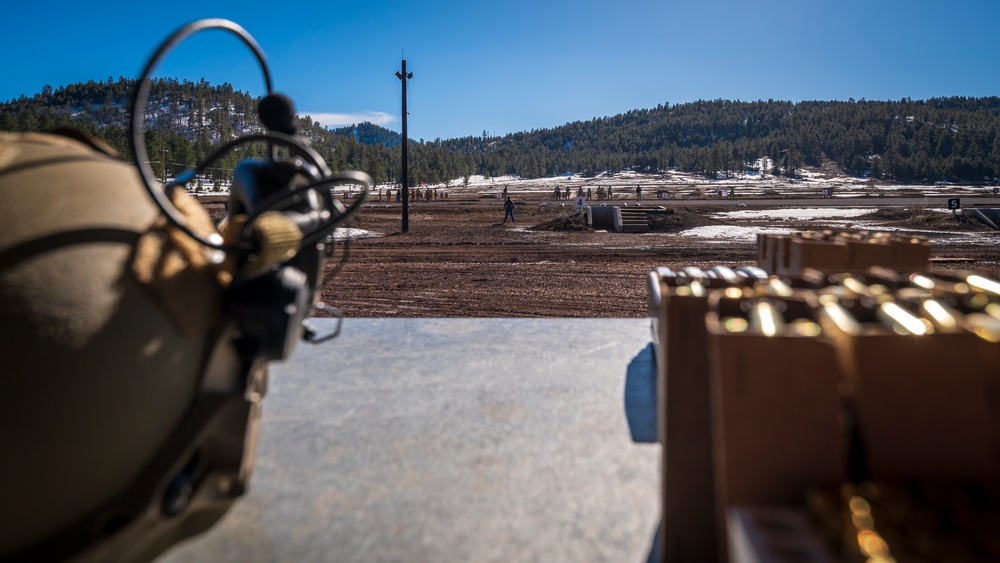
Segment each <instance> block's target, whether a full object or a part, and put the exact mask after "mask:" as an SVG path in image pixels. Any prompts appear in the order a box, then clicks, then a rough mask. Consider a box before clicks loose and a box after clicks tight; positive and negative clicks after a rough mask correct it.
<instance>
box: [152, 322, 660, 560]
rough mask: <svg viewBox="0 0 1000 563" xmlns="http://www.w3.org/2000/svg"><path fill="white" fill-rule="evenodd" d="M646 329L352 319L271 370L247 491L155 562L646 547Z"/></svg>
mask: <svg viewBox="0 0 1000 563" xmlns="http://www.w3.org/2000/svg"><path fill="white" fill-rule="evenodd" d="M327 326H330V325H327ZM649 342H650V326H649V320H647V319H599V320H598V319H347V320H346V321H345V323H344V330H343V333H342V336H341V337H340V338H338V339H336V340H334V341H332V342H330V343H327V344H324V345H319V346H309V345H304V344H303V345H300V346H299V348H298V349H297V350H296V353H295V354H294V355H293V357H292V358H291V359H290V360H289V361H288V362H285V363H284V364H280V365H275V366H274V367H273V368H272V372H271V379H270V383H271V386H270V390H269V392H268V395H267V397H266V398H265V401H264V421H263V428H262V436H261V443H260V449H259V451H258V460H257V467H256V471H255V474H254V476H253V479H252V481H251V491H250V493H249V494H248V495H247V497H245V498H244V499H243V500H242V501H241V502H239V503H238V504H237V505H236V507H235V508H234V509H233V510H232V511H231V512H230V513H229V514H228V515H227V516H226V517H225V518H224V519H223V521H222V522H221V523H220V524H219V525H218V526H217V527H216V528H215V529H214V530H212V531H210V532H209V533H208V534H206V535H204V536H202V537H200V538H197V539H195V540H193V541H191V542H188V543H187V544H185V545H182V546H179V547H178V548H175V549H174V550H173V551H172V552H170V553H168V554H167V555H166V556H165V557H164V558H162V559H161V560H162V561H169V562H181V561H220V562H223V561H239V562H253V561H434V562H448V561H504V562H506V561H615V562H619V561H645V560H646V559H647V556H648V554H649V552H650V549H651V544H652V540H653V536H654V534H655V531H656V529H657V526H658V521H659V506H658V503H659V465H660V464H659V457H660V446H659V445H658V444H656V442H655V436H656V422H655V391H654V390H653V386H655V376H654V368H653V361H652V348H651V346H650V345H649Z"/></svg>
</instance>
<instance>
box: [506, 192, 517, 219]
mask: <svg viewBox="0 0 1000 563" xmlns="http://www.w3.org/2000/svg"><path fill="white" fill-rule="evenodd" d="M503 208H504V211H505V212H504V214H503V222H504V223H506V222H507V217H508V216H510V222H511V223H517V220H516V219H514V202H513V201H511V200H510V196H507V201H505V202H503Z"/></svg>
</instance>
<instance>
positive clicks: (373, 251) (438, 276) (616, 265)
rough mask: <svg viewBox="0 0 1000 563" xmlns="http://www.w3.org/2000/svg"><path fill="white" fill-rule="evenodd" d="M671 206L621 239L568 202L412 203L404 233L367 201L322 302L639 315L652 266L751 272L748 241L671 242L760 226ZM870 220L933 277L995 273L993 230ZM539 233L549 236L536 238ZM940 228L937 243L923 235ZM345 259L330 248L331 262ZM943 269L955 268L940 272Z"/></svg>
mask: <svg viewBox="0 0 1000 563" xmlns="http://www.w3.org/2000/svg"><path fill="white" fill-rule="evenodd" d="M631 205H635V202H634V201H633V202H631ZM671 205H673V206H675V207H676V213H675V215H674V216H673V217H669V218H666V219H664V220H662V221H660V222H659V224H657V225H656V226H655V229H654V231H653V232H650V233H643V234H623V233H613V232H612V233H608V232H600V231H593V230H588V229H584V228H582V227H579V226H576V225H575V224H574V223H573V220H572V219H571V216H572V215H573V213H574V210H573V207H572V205H571V204H567V205H566V206H562V205H561V204H559V203H556V202H546V201H544V200H543V199H541V198H538V199H534V200H522V201H521V202H520V203H519V205H518V207H517V210H516V217H517V223H516V224H511V223H510V222H508V223H507V224H502V222H501V221H502V219H503V208H502V206H501V205H500V204H499V202H498V201H496V199H495V198H491V197H489V196H479V197H470V198H468V199H465V200H458V199H453V200H449V201H446V202H445V201H440V202H431V203H426V202H422V203H413V204H411V205H410V223H409V232H408V233H406V234H403V233H401V209H400V206H399V205H398V204H386V203H374V202H373V203H371V204H369V205H366V207H365V208H364V209H363V210H362V211H361V213H360V214H359V215H358V217H357V219H356V220H355V222H354V225H353V227H354V228H357V229H363V230H365V231H369V232H373V233H378V234H379V236H375V237H371V238H360V239H357V240H354V241H353V242H352V243H350V247H349V259H348V261H347V263H346V265H345V266H344V268H343V269H342V270H341V271H340V272H339V273H337V274H336V276H335V277H332V279H331V278H330V274H332V273H333V266H329V267H328V268H329V269H328V278H327V283H326V286H325V288H324V291H323V299H324V300H325V301H326V302H327V303H329V304H331V305H333V306H335V307H337V308H339V309H340V310H342V311H343V312H344V314H345V315H346V316H348V317H644V316H646V315H647V314H648V313H647V299H648V294H647V279H648V274H649V272H650V271H652V270H653V269H655V268H656V267H658V266H667V267H670V268H675V269H676V268H679V267H684V266H692V265H693V266H701V267H708V266H712V265H717V264H718V265H726V266H730V267H736V266H744V265H752V264H755V263H756V246H755V243H754V242H752V240H750V239H743V240H736V241H734V240H726V239H723V240H712V239H706V238H697V237H690V236H681V235H679V234H677V233H678V232H680V231H682V230H684V229H688V228H691V227H694V226H702V225H707V224H720V225H732V224H739V225H745V226H748V227H760V226H762V223H761V222H760V221H757V222H754V221H744V222H735V221H726V220H720V219H716V218H713V217H712V214H714V213H718V212H719V210H718V209H705V208H698V207H697V204H696V202H692V205H691V206H687V205H683V204H681V203H680V202H676V203H672V204H671ZM869 218H870V219H871V220H872V221H874V222H876V223H878V224H884V225H887V226H894V227H896V228H904V229H914V230H916V231H919V232H920V233H921V234H924V235H925V236H930V238H931V239H932V260H934V261H935V264H934V266H933V268H932V269H934V270H959V269H969V268H971V269H977V270H980V271H989V272H992V271H994V270H996V269H997V260H996V249H995V247H994V246H993V244H994V242H993V241H994V239H995V237H994V235H993V233H994V231H988V230H986V228H985V227H983V226H981V225H978V224H965V225H960V224H956V222H955V221H954V220H953V219H952V218H951V216H950V215H947V214H942V213H936V214H933V215H931V214H928V213H917V212H906V211H896V210H891V209H890V210H887V211H885V210H884V211H882V212H879V213H878V214H876V215H873V216H871V217H869ZM845 223H847V224H846V225H843V226H846V227H850V226H851V221H845ZM766 224H767V223H763V225H766ZM866 224H871V221H868V222H866ZM545 225H548V226H549V227H552V226H555V230H545V229H542V230H538V229H537V228H538V227H539V226H545ZM780 227H781V228H786V229H787V228H790V229H797V230H813V229H815V228H817V224H816V222H815V221H800V222H798V223H796V222H795V221H791V222H789V221H787V220H786V221H783V222H782V223H781V224H780ZM937 229H940V230H941V232H942V235H941V240H942V243H941V244H938V243H937V242H934V240H935V237H934V235H933V234H930V235H928V233H933V232H934V231H935V230H937ZM956 231H957V235H956ZM963 231H968V232H969V233H963ZM964 234H973V235H974V236H972V237H965V236H963V235H964ZM966 239H968V240H966ZM343 250H344V245H343V244H338V247H337V257H338V258H339V257H341V256H342V255H343V254H342V253H343ZM952 259H960V260H961V261H959V262H957V263H956V262H946V261H947V260H952Z"/></svg>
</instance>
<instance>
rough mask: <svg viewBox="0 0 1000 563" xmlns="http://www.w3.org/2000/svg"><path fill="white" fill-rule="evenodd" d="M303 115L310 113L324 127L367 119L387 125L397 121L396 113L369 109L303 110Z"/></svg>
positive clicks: (339, 125) (342, 125)
mask: <svg viewBox="0 0 1000 563" xmlns="http://www.w3.org/2000/svg"><path fill="white" fill-rule="evenodd" d="M302 115H308V116H309V117H311V118H312V120H313V121H315V122H317V123H319V124H320V125H323V126H324V127H344V126H347V125H355V124H358V123H363V122H365V121H368V122H371V123H374V124H375V125H386V124H388V123H392V122H393V121H396V116H395V115H392V114H389V113H385V112H381V111H367V112H360V113H310V112H302Z"/></svg>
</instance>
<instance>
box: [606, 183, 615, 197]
mask: <svg viewBox="0 0 1000 563" xmlns="http://www.w3.org/2000/svg"><path fill="white" fill-rule="evenodd" d="M608 199H609V200H611V199H615V198H614V196H612V195H611V186H608Z"/></svg>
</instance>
